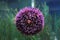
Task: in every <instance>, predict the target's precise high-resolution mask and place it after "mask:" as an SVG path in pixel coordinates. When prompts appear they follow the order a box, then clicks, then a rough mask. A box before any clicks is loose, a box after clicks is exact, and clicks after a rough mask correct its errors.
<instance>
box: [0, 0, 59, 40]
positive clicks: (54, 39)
mask: <svg viewBox="0 0 60 40" xmlns="http://www.w3.org/2000/svg"><path fill="white" fill-rule="evenodd" d="M31 2H32V0H0V40H60V18H59V17H60V6H59V5H60V1H59V0H34V4H35V7H36V8H39V9H40V10H41V11H42V13H43V14H44V17H45V26H44V30H43V31H42V32H40V33H38V34H36V35H33V36H26V35H23V34H21V33H20V32H19V31H18V30H17V28H16V26H15V24H14V18H15V15H16V13H17V12H18V11H19V10H20V9H21V8H24V7H31Z"/></svg>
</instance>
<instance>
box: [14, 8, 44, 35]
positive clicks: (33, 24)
mask: <svg viewBox="0 0 60 40" xmlns="http://www.w3.org/2000/svg"><path fill="white" fill-rule="evenodd" d="M15 19H16V20H15V21H16V27H17V29H18V30H19V31H21V32H22V33H24V34H26V35H33V34H36V33H38V32H40V31H42V29H43V28H44V16H43V14H42V12H41V11H40V10H39V9H37V8H29V7H25V8H23V9H21V10H20V11H19V12H18V13H17V15H16V17H15Z"/></svg>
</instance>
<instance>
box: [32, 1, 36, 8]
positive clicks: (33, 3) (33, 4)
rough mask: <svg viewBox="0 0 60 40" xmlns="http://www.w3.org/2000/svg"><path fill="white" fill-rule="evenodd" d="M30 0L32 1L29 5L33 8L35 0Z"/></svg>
mask: <svg viewBox="0 0 60 40" xmlns="http://www.w3.org/2000/svg"><path fill="white" fill-rule="evenodd" d="M31 1H32V3H31V6H32V7H33V8H34V6H35V2H34V0H31Z"/></svg>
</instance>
